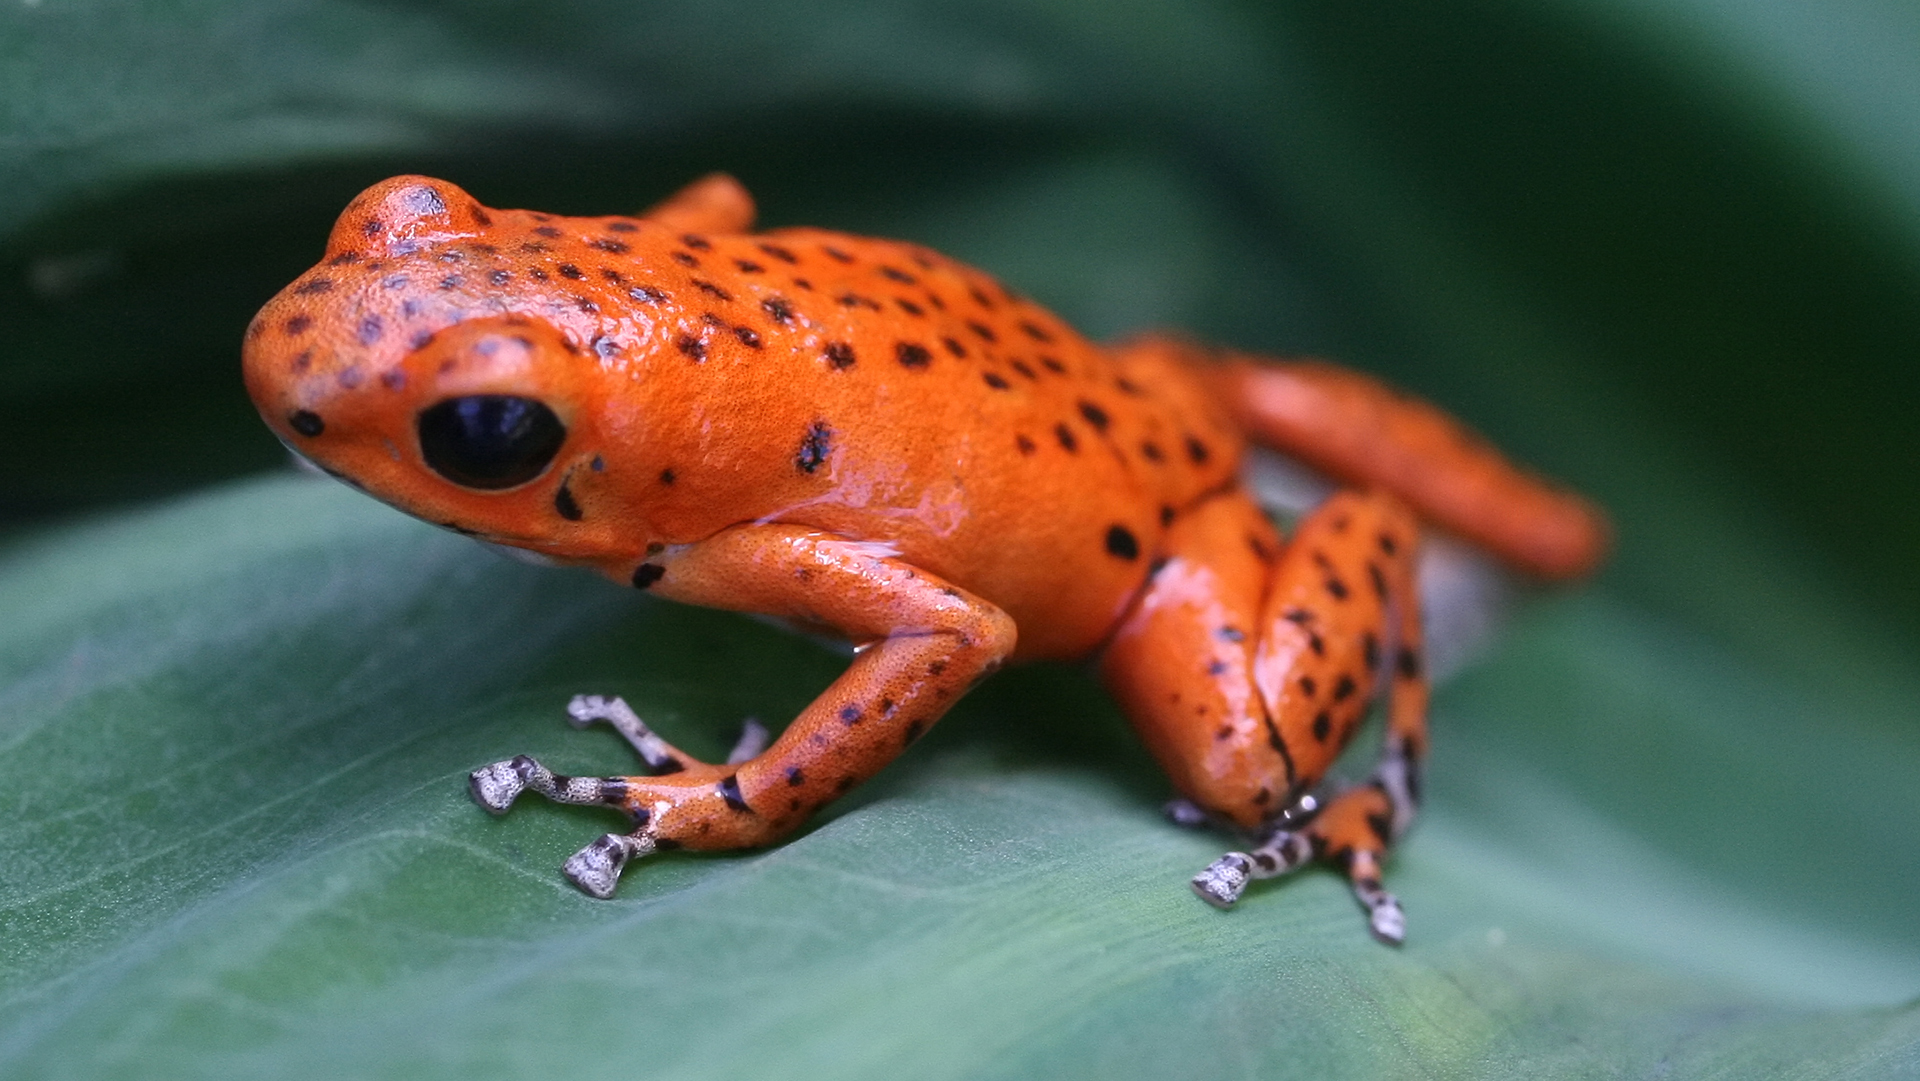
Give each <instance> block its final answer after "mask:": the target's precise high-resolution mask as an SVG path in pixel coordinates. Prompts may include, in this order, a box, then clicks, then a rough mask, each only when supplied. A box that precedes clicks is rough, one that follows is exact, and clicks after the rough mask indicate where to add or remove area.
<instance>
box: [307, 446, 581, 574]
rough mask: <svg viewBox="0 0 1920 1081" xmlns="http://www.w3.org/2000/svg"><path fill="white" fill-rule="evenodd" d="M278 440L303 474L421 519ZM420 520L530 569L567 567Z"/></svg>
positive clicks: (546, 557) (539, 554) (460, 529)
mask: <svg viewBox="0 0 1920 1081" xmlns="http://www.w3.org/2000/svg"><path fill="white" fill-rule="evenodd" d="M277 438H279V439H280V445H281V446H283V447H285V448H287V457H288V458H289V460H291V462H292V463H293V467H294V468H295V469H297V470H299V471H300V472H302V473H305V474H307V475H308V476H311V477H332V478H333V479H334V480H337V481H339V482H340V483H342V484H344V485H346V486H347V487H349V488H352V489H353V490H354V491H356V492H359V493H361V494H362V495H366V496H370V497H372V498H374V499H378V500H380V502H382V503H385V504H386V505H387V506H389V507H392V508H393V509H395V510H397V511H400V512H402V513H404V514H406V515H407V516H409V517H412V518H419V516H418V515H416V514H414V513H413V512H412V511H410V510H408V509H407V508H406V507H403V506H401V505H399V504H398V503H395V502H394V501H392V500H390V499H383V498H381V497H380V495H379V494H378V493H376V492H374V491H372V490H371V489H369V488H367V487H366V486H365V485H363V484H361V483H359V482H358V481H355V480H354V479H353V478H352V477H349V476H347V475H346V474H345V473H340V472H337V471H335V470H332V469H328V468H327V467H326V466H324V465H321V464H320V463H319V462H317V461H314V460H313V458H311V457H309V456H308V455H307V453H306V452H305V451H302V450H301V449H300V448H299V447H296V446H294V445H293V444H292V443H290V442H288V441H287V439H286V438H285V437H278V436H277ZM420 520H421V521H425V522H427V524H428V525H431V526H433V527H435V528H437V529H444V530H446V531H447V532H449V533H453V534H456V535H458V536H462V537H465V538H467V539H468V540H471V541H473V542H474V543H475V544H478V545H479V546H480V547H482V548H485V549H487V550H488V551H490V552H493V553H495V554H497V555H500V556H502V557H505V558H507V559H511V560H513V561H514V562H515V563H525V564H527V565H529V566H534V567H561V566H565V564H563V563H561V562H560V561H559V560H557V559H555V558H553V557H552V556H550V555H546V554H544V553H542V552H536V551H533V550H532V549H530V548H521V547H517V546H516V545H513V544H510V543H508V542H506V541H499V540H492V539H490V538H488V537H487V536H485V535H484V534H481V533H478V532H476V531H474V530H471V529H468V528H466V527H465V526H457V525H454V524H453V523H452V522H434V521H428V520H427V519H424V518H421V519H420Z"/></svg>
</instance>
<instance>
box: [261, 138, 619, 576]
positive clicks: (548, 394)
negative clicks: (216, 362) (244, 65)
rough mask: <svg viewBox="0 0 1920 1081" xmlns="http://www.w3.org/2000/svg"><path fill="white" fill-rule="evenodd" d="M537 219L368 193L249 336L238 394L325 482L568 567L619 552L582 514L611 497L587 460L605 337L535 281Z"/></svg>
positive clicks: (586, 311) (604, 522)
mask: <svg viewBox="0 0 1920 1081" xmlns="http://www.w3.org/2000/svg"><path fill="white" fill-rule="evenodd" d="M549 220H552V219H550V218H549V217H548V216H546V215H534V214H529V213H527V212H522V211H498V210H488V209H487V208H484V207H482V206H480V204H478V203H477V202H475V201H474V200H473V199H472V198H471V197H470V196H468V195H467V194H466V193H465V192H463V191H461V190H460V189H459V188H457V187H455V186H454V185H452V184H448V183H446V182H445V181H439V180H431V179H428V178H425V177H411V176H409V177H396V178H394V179H392V180H387V181H384V182H382V183H381V184H378V185H376V186H374V187H372V188H370V189H368V190H367V191H366V192H364V193H362V194H361V195H360V197H359V198H357V199H355V200H354V201H353V203H352V204H350V205H349V206H348V207H347V209H346V211H345V212H344V213H343V214H342V215H341V216H340V219H339V222H338V223H337V224H336V225H335V226H334V229H333V234H332V236H331V238H330V239H329V240H328V243H327V250H326V254H325V256H324V257H323V258H322V260H321V262H320V264H319V265H317V266H315V267H314V268H313V269H312V270H310V271H308V272H307V273H306V274H304V275H302V276H301V277H300V278H299V279H298V280H296V281H295V282H294V283H293V284H291V285H289V286H288V287H287V288H285V289H284V290H282V291H281V292H280V294H279V295H278V296H276V297H274V298H273V300H271V301H269V302H268V303H267V305H266V306H265V307H264V308H263V309H261V311H260V314H259V315H258V316H256V317H255V319H254V321H253V324H252V325H251V326H250V327H249V328H248V330H247V335H246V343H245V347H244V369H245V374H246V382H247V389H248V392H249V393H250V394H251V395H252V396H253V400H254V404H255V405H256V406H257V407H258V408H259V410H260V413H261V416H262V417H263V418H264V419H265V420H266V422H267V424H268V426H269V427H271V428H272V429H273V431H274V432H275V434H277V435H278V436H279V437H280V439H281V440H282V441H283V442H284V443H286V444H287V446H288V447H290V448H291V449H292V450H293V451H294V452H295V453H297V454H299V455H300V456H302V457H304V458H306V459H308V460H309V461H312V462H313V463H314V464H316V465H318V466H319V467H320V468H321V469H323V470H325V471H326V472H328V473H331V474H333V475H334V476H336V477H339V478H340V479H342V480H344V481H346V482H348V483H350V484H352V485H354V486H355V487H358V488H360V489H362V490H364V491H366V492H368V493H369V494H372V495H373V496H375V497H377V498H379V499H381V500H384V501H386V502H388V503H391V504H393V505H395V506H397V507H399V508H400V509H402V510H405V511H407V512H409V513H411V514H414V515H416V516H418V517H421V518H424V519H426V520H428V521H431V522H434V523H437V524H440V525H444V526H447V527H449V528H452V529H455V530H458V531H460V532H463V533H468V534H473V535H478V536H481V537H482V538H484V539H488V540H493V541H499V542H503V543H507V544H512V545H516V546H519V547H523V548H529V549H532V550H535V551H540V552H544V553H546V554H549V555H554V556H559V557H561V558H568V559H588V558H604V557H605V556H607V555H608V554H609V551H608V548H607V546H608V545H610V544H611V545H615V546H616V547H618V546H622V545H630V544H631V543H632V541H631V538H630V537H629V538H628V539H626V540H624V541H622V540H619V539H617V538H615V537H614V536H613V532H614V531H613V526H612V524H611V522H610V521H608V519H609V518H610V517H612V516H611V515H607V514H601V515H597V516H595V515H589V514H587V513H585V511H586V510H587V509H593V508H594V504H595V503H596V502H598V503H600V504H601V507H603V508H606V503H605V501H606V500H609V499H612V498H613V493H612V490H611V489H610V488H608V487H607V486H604V485H602V484H601V483H600V474H601V473H602V471H603V470H604V468H605V464H604V462H603V461H602V458H601V456H600V450H599V448H601V447H604V446H605V445H607V443H608V441H609V438H610V437H612V438H613V439H616V440H617V439H618V438H619V437H621V435H622V433H621V432H617V431H616V432H609V431H607V427H608V425H609V424H613V425H619V424H621V423H622V421H621V418H619V417H612V418H609V417H607V416H606V410H604V409H597V408H589V407H588V406H587V405H586V404H585V403H590V402H595V401H599V400H601V399H602V398H603V397H604V395H602V394H599V393H596V391H595V383H596V381H604V380H606V379H607V378H608V373H607V370H606V366H605V365H603V364H601V363H599V362H600V361H602V360H605V359H606V356H605V354H604V353H602V354H600V355H596V353H595V350H594V348H593V343H595V342H598V341H601V340H603V339H602V338H601V337H600V335H601V334H602V333H603V331H602V329H601V328H600V326H599V324H598V323H597V322H596V321H594V315H593V313H594V312H595V311H597V308H595V307H594V306H592V305H588V304H585V303H583V302H582V301H581V298H580V297H578V296H574V295H571V294H570V293H569V292H568V291H567V290H565V289H564V288H560V287H555V286H553V285H552V284H551V283H553V280H554V277H555V275H553V274H551V273H548V272H546V271H543V270H541V269H540V266H541V264H540V263H539V262H537V260H540V259H542V258H544V257H543V256H542V255H541V254H540V253H541V252H544V251H545V250H546V246H545V243H544V241H543V240H542V238H543V237H544V236H546V235H547V233H546V232H542V231H541V230H547V231H551V229H550V227H548V226H545V225H544V224H543V223H545V222H547V221H549ZM522 234H526V235H525V236H524V237H523V236H522ZM521 249H532V250H531V251H523V250H521ZM566 284H569V283H566V282H564V281H563V282H561V283H560V285H561V286H564V285H566ZM629 419H631V418H629ZM607 509H610V508H607ZM596 519H597V520H596Z"/></svg>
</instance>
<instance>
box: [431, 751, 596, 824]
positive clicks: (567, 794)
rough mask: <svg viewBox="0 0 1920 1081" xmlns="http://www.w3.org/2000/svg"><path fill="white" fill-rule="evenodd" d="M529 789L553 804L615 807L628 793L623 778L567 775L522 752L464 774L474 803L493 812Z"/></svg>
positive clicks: (497, 811)
mask: <svg viewBox="0 0 1920 1081" xmlns="http://www.w3.org/2000/svg"><path fill="white" fill-rule="evenodd" d="M529 788H531V789H533V790H534V791H535V792H538V793H540V794H541V795H543V796H545V797H547V798H548V799H550V800H552V801H553V802H555V803H574V804H588V805H591V804H602V805H611V806H616V807H619V806H624V804H625V802H626V793H627V783H626V778H624V777H568V776H565V775H563V774H558V773H555V772H553V771H552V770H550V769H548V768H547V767H545V766H543V765H541V764H540V763H539V762H537V761H535V760H534V759H531V758H529V757H527V756H526V755H524V754H521V755H515V756H513V757H512V758H509V759H507V760H506V761H504V762H494V763H492V764H490V765H485V766H481V767H480V768H479V769H477V770H474V771H473V772H472V773H469V774H467V792H468V793H469V794H471V795H472V796H473V802H475V803H477V804H479V805H480V806H482V807H484V808H486V809H487V811H488V812H490V813H492V814H504V813H506V810H507V808H509V807H511V806H513V801H514V800H515V799H518V798H519V796H520V793H522V792H525V791H526V790H527V789H529Z"/></svg>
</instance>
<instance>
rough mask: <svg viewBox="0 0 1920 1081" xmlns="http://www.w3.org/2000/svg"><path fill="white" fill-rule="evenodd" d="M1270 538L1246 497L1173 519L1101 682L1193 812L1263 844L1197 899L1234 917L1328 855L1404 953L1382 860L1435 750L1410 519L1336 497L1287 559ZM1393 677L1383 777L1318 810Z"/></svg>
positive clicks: (1305, 525) (1216, 870)
mask: <svg viewBox="0 0 1920 1081" xmlns="http://www.w3.org/2000/svg"><path fill="white" fill-rule="evenodd" d="M1263 525H1265V519H1264V517H1262V516H1260V514H1259V511H1258V510H1257V509H1255V508H1253V507H1252V506H1251V504H1250V503H1247V501H1246V500H1245V497H1243V496H1240V495H1238V494H1237V493H1234V494H1230V495H1228V496H1223V497H1217V498H1216V499H1213V500H1209V501H1207V502H1205V503H1203V504H1201V505H1200V506H1199V507H1197V508H1195V509H1194V511H1192V512H1190V513H1189V514H1188V515H1186V516H1185V517H1184V518H1182V519H1178V520H1176V521H1175V523H1174V524H1173V526H1172V528H1171V529H1170V531H1169V536H1168V546H1169V547H1168V557H1167V560H1166V562H1165V564H1164V565H1163V566H1162V567H1161V569H1160V571H1159V573H1158V574H1156V576H1155V578H1154V579H1153V581H1152V582H1151V583H1150V584H1149V585H1148V587H1147V589H1146V591H1145V592H1144V593H1143V595H1142V597H1141V599H1140V601H1139V604H1138V606H1137V607H1136V609H1135V610H1134V612H1133V613H1132V614H1131V615H1130V616H1129V617H1128V619H1127V620H1126V622H1125V623H1124V624H1123V626H1122V629H1121V630H1120V632H1119V633H1118V634H1117V635H1116V637H1115V639H1114V641H1113V643H1112V645H1111V646H1110V647H1109V649H1108V651H1107V653H1106V656H1105V657H1104V659H1103V672H1104V674H1105V676H1106V679H1107V681H1108V683H1109V684H1110V686H1111V687H1112V688H1113V690H1114V693H1115V695H1116V697H1118V698H1119V699H1120V700H1121V702H1122V704H1123V705H1124V707H1125V708H1126V710H1127V712H1128V714H1129V716H1130V717H1131V718H1132V719H1133V721H1134V724H1135V727H1136V728H1138V729H1139V730H1140V732H1141V734H1142V736H1143V738H1144V739H1145V740H1146V742H1147V744H1148V746H1149V747H1150V748H1151V749H1152V750H1153V752H1154V754H1155V756H1156V757H1158V758H1159V759H1160V761H1161V763H1162V764H1163V766H1164V767H1165V768H1166V769H1167V772H1168V774H1169V775H1170V776H1171V777H1172V778H1173V780H1174V783H1175V784H1176V786H1178V787H1179V788H1180V790H1181V791H1182V793H1183V794H1184V795H1185V796H1186V797H1187V798H1188V799H1189V800H1191V801H1192V802H1193V803H1194V804H1196V805H1197V806H1198V807H1200V808H1204V809H1205V810H1206V811H1208V812H1211V813H1212V814H1214V815H1216V816H1219V817H1221V818H1225V819H1227V820H1230V821H1232V822H1234V823H1236V824H1238V825H1239V826H1241V827H1243V828H1246V829H1249V830H1262V831H1263V832H1264V837H1265V839H1264V841H1263V842H1262V843H1261V844H1260V845H1258V846H1257V847H1255V848H1254V849H1253V850H1252V851H1251V852H1234V853H1229V854H1228V855H1226V856H1223V857H1222V858H1221V859H1220V860H1218V861H1216V862H1215V863H1214V864H1213V865H1212V866H1210V867H1209V868H1207V870H1206V871H1204V872H1202V873H1201V874H1200V875H1199V876H1197V877H1196V878H1195V879H1194V882H1193V886H1194V889H1195V891H1196V892H1197V893H1199V894H1200V895H1201V897H1203V898H1204V899H1206V900H1207V901H1209V902H1210V903H1212V904H1215V905H1217V906H1219V907H1222V908H1225V907H1228V906H1231V905H1232V904H1233V903H1234V902H1235V901H1237V900H1238V899H1239V897H1240V894H1241V892H1242V891H1243V890H1244V889H1245V888H1246V885H1247V883H1248V882H1249V881H1251V880H1252V879H1255V878H1267V877H1272V876H1274V875H1279V874H1284V873H1286V872H1288V871H1291V870H1293V869H1295V868H1297V867H1300V866H1302V865H1303V864H1305V863H1307V862H1309V861H1310V860H1312V859H1314V858H1322V859H1326V860H1328V861H1330V862H1333V863H1335V864H1337V865H1339V866H1341V867H1343V868H1344V869H1345V870H1346V871H1347V872H1348V875H1349V878H1350V880H1351V881H1352V882H1353V884H1354V889H1355V892H1356V895H1357V896H1359V897H1360V899H1361V902H1362V904H1363V905H1364V906H1365V907H1366V908H1367V911H1368V915H1369V922H1370V923H1371V924H1372V926H1373V928H1374V931H1375V934H1376V935H1378V936H1380V937H1381V938H1383V939H1385V940H1387V941H1396V942H1397V941H1399V938H1400V935H1401V934H1402V933H1403V930H1402V924H1403V921H1402V920H1401V919H1400V917H1399V909H1398V905H1397V903H1396V902H1395V901H1394V900H1393V898H1392V897H1391V896H1390V895H1388V894H1386V893H1385V892H1384V891H1383V890H1381V888H1380V884H1379V863H1380V858H1381V856H1382V855H1383V854H1384V852H1385V850H1386V847H1387V845H1388V844H1389V843H1390V842H1391V841H1392V840H1393V839H1394V838H1395V837H1398V836H1399V835H1400V833H1402V832H1403V831H1404V830H1405V829H1406V828H1407V826H1408V824H1409V823H1410V822H1411V821H1412V818H1413V814H1414V809H1415V804H1416V802H1417V796H1418V776H1417V771H1418V766H1419V763H1420V761H1421V759H1422V758H1423V756H1424V754H1425V749H1426V683H1425V680H1424V677H1423V675H1422V672H1421V660H1420V657H1421V654H1420V647H1421V643H1420V637H1419V612H1418V609H1417V600H1416V598H1415V591H1414V589H1413V581H1412V566H1413V563H1412V560H1413V555H1414V550H1415V547H1416V544H1417V534H1416V531H1415V525H1414V522H1413V518H1412V515H1411V513H1410V512H1409V511H1408V510H1407V509H1406V508H1405V507H1403V506H1402V505H1401V504H1400V503H1399V502H1398V501H1397V500H1394V499H1393V498H1392V497H1390V496H1386V495H1384V494H1379V493H1357V492H1340V493H1337V494H1336V495H1334V496H1333V497H1332V498H1331V499H1329V500H1328V501H1327V502H1326V503H1325V504H1323V505H1322V506H1321V507H1320V508H1319V509H1317V510H1316V511H1314V512H1313V513H1312V514H1311V515H1309V516H1308V517H1307V518H1306V519H1305V520H1304V521H1303V522H1302V523H1301V525H1300V528H1299V530H1298V531H1297V532H1296V534H1295V535H1294V537H1293V538H1292V539H1291V540H1290V541H1289V542H1288V543H1287V545H1286V546H1285V548H1284V550H1281V549H1278V548H1275V547H1273V543H1274V541H1273V539H1272V534H1271V527H1270V526H1267V527H1266V530H1265V531H1263V530H1262V529H1261V526H1263ZM1276 553H1278V554H1277V555H1276ZM1389 682H1390V683H1392V684H1393V686H1394V693H1393V698H1392V707H1391V710H1390V715H1389V722H1388V733H1387V740H1386V742H1387V747H1386V752H1385V754H1384V755H1383V757H1382V759H1381V763H1380V766H1379V767H1378V768H1377V769H1376V771H1375V773H1374V775H1373V777H1372V779H1371V780H1370V782H1369V783H1368V784H1366V785H1365V786H1362V787H1359V788H1355V789H1352V790H1350V791H1348V792H1344V793H1341V794H1339V795H1337V796H1335V797H1334V798H1333V799H1332V800H1331V801H1330V802H1328V803H1327V804H1326V805H1325V806H1324V807H1323V806H1321V805H1320V804H1318V803H1316V802H1315V801H1314V796H1313V795H1312V794H1311V792H1310V790H1311V789H1312V788H1313V787H1314V786H1315V785H1317V784H1318V783H1319V782H1320V780H1321V778H1322V777H1323V776H1324V775H1325V773H1326V771H1327V768H1328V767H1329V766H1330V765H1331V764H1332V763H1333V760H1334V759H1335V758H1336V757H1338V755H1339V753H1340V751H1341V749H1342V748H1343V747H1344V746H1345V745H1346V743H1347V741H1348V740H1349V739H1350V738H1351V736H1352V734H1353V732H1354V730H1355V729H1356V728H1357V727H1358V726H1359V723H1360V721H1361V719H1362V717H1363V716H1364V714H1365V712H1366V709H1367V705H1368V703H1369V702H1370V701H1371V700H1372V699H1373V697H1374V694H1375V689H1376V688H1378V687H1382V686H1384V685H1386V684H1387V683H1389Z"/></svg>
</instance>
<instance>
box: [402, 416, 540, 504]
mask: <svg viewBox="0 0 1920 1081" xmlns="http://www.w3.org/2000/svg"><path fill="white" fill-rule="evenodd" d="M419 429H420V452H421V453H422V454H423V455H425V456H426V459H427V465H428V466H430V467H432V469H433V471H434V472H435V473H438V474H440V475H441V476H443V477H445V478H447V479H448V480H450V481H452V482H453V483H455V484H458V485H460V486H461V487H463V488H481V489H485V490H488V491H492V490H496V489H500V488H512V487H513V486H515V485H518V484H525V483H526V482H528V481H530V480H532V479H533V478H535V477H537V476H539V475H540V473H541V472H542V471H543V470H545V469H546V468H547V464H548V463H550V462H552V461H553V456H554V455H556V454H558V453H560V444H561V443H563V442H565V441H566V438H567V428H566V425H564V424H561V423H560V418H559V417H557V416H554V415H553V410H551V409H548V408H547V407H546V405H544V404H543V403H541V402H537V401H535V400H533V399H532V398H516V397H513V396H512V395H508V394H473V395H468V396H467V397H464V398H448V399H447V400H446V401H444V402H440V403H439V404H437V405H431V406H428V407H427V408H425V409H423V410H421V411H420V420H419Z"/></svg>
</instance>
